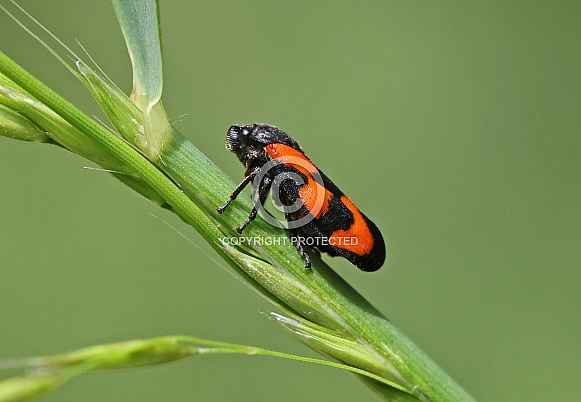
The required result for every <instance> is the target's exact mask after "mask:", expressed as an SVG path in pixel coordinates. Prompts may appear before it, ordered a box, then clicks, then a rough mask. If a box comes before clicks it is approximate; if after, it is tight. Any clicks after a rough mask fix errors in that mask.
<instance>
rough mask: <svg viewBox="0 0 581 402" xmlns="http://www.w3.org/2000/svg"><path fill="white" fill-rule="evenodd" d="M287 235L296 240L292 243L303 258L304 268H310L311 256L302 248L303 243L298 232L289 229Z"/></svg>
mask: <svg viewBox="0 0 581 402" xmlns="http://www.w3.org/2000/svg"><path fill="white" fill-rule="evenodd" d="M289 235H290V237H291V239H293V238H294V239H295V240H296V241H295V242H294V244H295V247H296V249H297V250H298V252H299V254H300V256H301V257H302V258H303V260H305V268H311V257H309V255H308V254H307V252H306V251H305V249H304V248H303V244H302V242H301V238H302V237H301V236H300V235H299V234H298V232H297V231H296V230H295V229H289Z"/></svg>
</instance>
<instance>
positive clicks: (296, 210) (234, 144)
mask: <svg viewBox="0 0 581 402" xmlns="http://www.w3.org/2000/svg"><path fill="white" fill-rule="evenodd" d="M226 148H227V149H228V150H230V151H232V152H234V153H235V154H236V156H237V157H238V159H239V160H240V162H242V163H243V164H244V166H245V167H246V173H245V178H244V180H243V181H242V182H241V183H240V184H239V185H238V186H237V187H236V188H235V189H234V191H233V192H232V194H231V195H230V198H229V199H228V201H227V202H226V203H225V204H224V205H222V206H221V207H220V208H218V212H219V213H223V212H224V211H225V210H226V208H227V207H228V205H230V203H231V202H232V201H233V200H234V199H236V197H237V196H238V194H240V192H241V191H242V190H243V189H244V187H246V186H247V185H248V183H250V182H251V181H253V180H254V181H255V184H254V188H255V190H256V191H257V193H258V201H259V203H257V202H255V204H254V208H253V209H252V212H251V213H250V215H249V216H248V219H247V220H246V221H245V222H244V223H243V224H242V225H240V226H239V227H238V228H237V231H238V233H242V231H243V230H244V228H245V227H246V226H247V225H248V224H249V223H250V222H251V221H252V220H253V219H254V218H256V215H257V213H258V209H259V208H261V206H262V205H264V201H265V200H266V197H267V195H268V192H269V190H270V189H271V187H273V185H275V186H274V187H273V188H274V189H277V190H278V194H273V196H274V198H275V199H276V197H277V196H278V199H279V200H280V204H281V205H282V207H283V209H284V211H285V217H286V220H287V222H288V224H287V229H288V230H289V232H290V237H291V239H292V240H293V244H295V246H296V247H297V249H298V250H299V253H300V254H301V255H302V256H303V258H304V259H305V265H306V266H307V267H310V265H311V261H310V258H309V255H308V254H307V253H306V252H305V251H304V249H303V245H308V246H311V247H314V248H316V249H318V250H319V251H322V252H325V253H328V254H329V255H331V256H337V255H340V256H342V257H345V258H346V259H348V260H349V261H350V262H351V263H352V264H354V265H355V266H357V267H358V268H360V269H362V270H363V271H376V270H378V269H379V268H380V267H381V266H382V265H383V262H384V261H385V243H384V241H383V237H382V236H381V232H380V231H379V229H378V228H377V226H375V224H374V223H373V222H371V221H370V220H369V219H368V218H367V217H366V216H365V215H364V214H363V213H362V212H361V211H359V209H358V208H357V207H356V206H355V205H354V204H353V203H352V202H351V200H350V199H349V198H347V197H346V196H345V194H343V192H342V191H341V190H339V188H338V187H337V186H336V185H335V184H334V183H333V182H332V181H331V180H329V178H328V177H327V176H325V174H323V172H321V171H320V170H319V169H318V168H317V167H316V166H315V165H313V163H312V162H311V161H310V159H309V158H307V156H306V155H305V153H304V152H303V150H302V149H301V147H300V146H299V144H297V143H296V142H295V141H294V140H293V139H292V138H290V137H289V135H288V134H286V133H285V132H284V131H282V130H279V129H278V128H276V127H273V126H268V125H264V124H252V125H246V126H232V127H230V130H228V134H227V135H226ZM273 192H274V191H273ZM257 207H258V208H257Z"/></svg>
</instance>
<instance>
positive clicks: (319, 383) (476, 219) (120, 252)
mask: <svg viewBox="0 0 581 402" xmlns="http://www.w3.org/2000/svg"><path fill="white" fill-rule="evenodd" d="M2 2H3V3H7V2H6V1H2ZM20 3H21V4H22V5H23V6H24V7H25V8H26V9H28V10H29V11H30V12H32V13H33V15H35V16H36V17H37V18H39V19H40V20H41V21H42V22H43V23H44V24H45V25H46V26H47V27H48V28H49V29H51V30H52V31H53V32H54V33H55V34H56V35H58V37H59V38H61V39H62V40H64V41H65V42H66V43H67V44H69V45H71V46H72V47H74V48H76V49H78V47H77V46H76V43H75V40H79V41H80V42H81V43H82V44H83V45H84V46H85V47H86V48H87V49H88V51H89V52H90V53H91V55H92V56H93V57H94V58H95V60H97V61H98V63H99V64H100V66H101V67H102V68H103V69H104V70H105V71H106V72H107V74H108V75H109V76H110V77H111V78H113V79H114V80H115V81H116V82H117V83H118V84H119V85H120V86H121V87H122V88H123V89H124V90H126V91H129V90H130V87H131V75H130V64H129V61H128V57H127V54H126V51H125V48H124V43H123V39H122V36H121V33H120V31H119V28H118V27H117V24H116V21H115V17H114V13H113V11H112V7H111V5H110V4H109V3H108V2H105V1H103V2H94V1H88V0H83V1H78V0H77V1H72V0H68V1H42V2H39V1H31V0H26V1H25V0H21V1H20ZM161 18H162V29H163V46H164V58H165V72H164V75H165V91H164V103H165V106H166V109H167V111H168V113H169V114H170V116H171V118H172V119H173V120H174V121H175V124H176V126H177V128H178V129H179V130H180V131H182V132H183V133H184V134H185V135H186V136H187V137H188V138H189V139H190V140H191V141H193V142H194V143H195V144H196V145H197V146H198V147H199V148H200V149H201V150H202V151H203V152H205V153H206V154H207V155H208V156H209V157H210V158H211V159H213V160H214V161H215V162H216V163H217V164H218V165H219V166H221V167H222V168H223V169H225V170H226V171H227V172H228V174H229V175H230V176H231V177H232V179H233V180H234V181H238V180H240V179H241V178H242V176H243V167H242V166H241V165H240V164H239V162H238V161H237V160H236V158H235V157H234V155H232V154H231V153H229V152H227V151H226V150H225V149H224V137H225V133H226V130H227V128H228V127H229V125H230V124H232V123H251V122H267V123H270V124H274V125H277V126H279V127H280V128H282V129H283V130H285V131H287V132H289V133H290V134H291V135H292V136H293V137H294V138H295V139H296V140H297V141H299V143H300V144H301V145H302V147H303V148H304V149H305V150H306V152H307V154H308V155H309V156H310V157H311V158H312V159H313V160H314V161H315V163H317V165H318V166H319V167H321V168H322V169H323V170H324V171H325V172H326V173H327V174H328V175H329V176H330V177H331V178H332V179H333V180H334V181H335V182H336V183H337V184H338V185H339V186H340V187H341V188H342V189H343V191H345V192H346V193H347V194H348V195H349V196H350V197H351V198H352V199H353V200H354V201H355V202H356V203H357V205H358V206H359V207H360V208H361V209H362V210H363V211H364V212H365V213H366V214H367V215H368V216H370V217H371V218H372V219H373V220H374V221H375V222H376V223H377V224H378V226H379V227H380V228H381V229H382V231H383V233H384V236H385V238H386V240H387V243H388V253H389V257H388V262H387V264H386V265H385V267H384V268H383V269H381V270H380V271H378V272H377V273H373V274H366V273H362V272H360V271H359V270H357V269H355V268H354V267H353V266H351V265H350V264H349V263H347V262H346V261H344V260H341V259H330V263H331V265H332V266H333V267H335V268H336V270H337V271H338V272H339V273H340V274H341V275H343V276H344V277H346V278H347V279H348V280H349V282H350V283H352V285H353V286H354V287H355V288H356V289H358V290H359V291H360V292H362V293H363V294H364V295H366V297H368V299H370V301H371V302H372V303H374V304H375V305H376V306H377V307H378V308H379V309H380V310H381V311H383V312H384V313H385V314H386V315H387V316H388V317H389V318H390V319H391V320H392V321H393V322H394V323H395V324H396V325H398V326H399V327H400V328H401V329H403V330H404V332H406V333H407V334H408V335H409V337H410V338H411V339H413V340H414V341H415V342H416V343H418V344H419V345H420V346H421V347H422V348H423V349H424V350H425V351H426V352H427V353H428V354H429V355H430V356H431V357H432V358H433V359H434V360H436V361H437V362H438V363H439V364H440V365H441V366H442V367H443V368H444V369H445V370H446V371H447V372H448V373H449V374H450V375H451V376H452V377H453V378H455V379H456V380H457V381H458V382H459V383H460V384H462V385H463V386H464V387H465V388H466V389H467V390H468V391H469V392H470V393H471V394H472V395H474V397H475V398H476V399H478V400H480V401H547V400H564V401H565V400H567V401H569V400H577V399H578V398H579V395H580V394H581V381H579V378H580V376H581V369H580V368H579V367H580V364H579V361H578V359H579V358H580V357H581V353H580V352H581V342H580V335H581V320H580V318H581V315H580V307H581V296H580V292H579V285H580V284H581V272H580V270H579V268H580V263H581V247H580V246H581V235H580V233H581V230H580V229H581V208H580V195H581V186H580V173H581V168H580V162H581V140H580V138H579V134H580V130H579V127H581V117H580V116H581V115H580V108H581V79H580V74H581V62H580V61H581V30H580V28H579V21H580V20H581V3H579V2H578V1H560V2H542V1H528V2H502V1H494V2H486V3H481V4H475V3H473V2H460V1H457V2H445V3H442V2H438V3H432V2H409V1H398V2H386V1H359V2H347V1H334V2H331V1H328V2H308V1H295V2H289V3H286V2H268V1H243V2H237V1H232V2H204V3H201V2H191V1H185V0H184V1H172V2H170V1H166V2H162V8H161ZM0 49H2V51H4V52H5V53H7V54H8V55H9V56H11V57H12V58H13V59H14V60H16V61H17V62H19V63H21V65H23V66H24V67H25V68H27V69H29V71H31V72H32V73H34V74H35V75H37V76H38V77H39V78H40V79H42V80H43V81H44V82H46V83H47V84H49V85H50V86H52V87H53V88H54V89H56V90H57V91H58V92H60V93H61V94H63V95H64V96H66V97H67V98H68V99H69V100H71V101H72V102H73V103H75V104H77V105H78V106H80V107H81V108H82V109H83V110H85V111H87V112H88V113H89V114H95V115H96V116H98V117H99V118H101V117H102V114H101V113H100V112H99V111H98V108H97V107H96V106H95V104H94V102H93V101H92V100H91V98H90V97H89V96H88V95H87V93H86V91H85V90H84V88H83V87H82V85H81V84H80V83H78V82H76V81H75V79H74V78H72V77H71V76H70V75H69V74H68V73H67V72H66V71H65V70H64V69H63V68H62V67H61V66H60V65H59V64H58V63H57V62H56V61H55V60H54V58H53V57H52V56H50V55H49V54H48V53H47V52H46V51H45V50H43V49H42V48H41V47H40V46H39V45H38V43H36V42H35V41H34V40H33V39H32V38H30V37H29V36H28V35H27V34H26V33H24V32H23V31H22V30H20V29H19V28H18V27H17V26H16V25H15V24H14V23H12V22H11V21H10V20H9V19H8V18H7V17H6V15H4V14H0ZM87 165H88V163H87V162H86V161H84V160H83V159H81V158H80V157H77V156H76V155H73V154H70V153H67V152H64V151H62V150H60V149H58V148H56V147H51V146H45V145H37V144H30V143H23V142H18V141H14V140H10V139H6V138H0V183H1V190H0V219H1V223H0V261H1V262H0V264H1V270H0V274H1V275H0V358H8V357H16V356H33V355H42V354H50V353H56V352H62V351H66V350H70V349H74V348H78V347H83V346H88V345H92V344H96V343H101V342H110V341H119V340H125V339H130V338H137V337H152V336H159V335H170V334H190V335H194V336H199V337H206V338H210V339H216V340H223V341H230V342H236V343H243V344H251V345H259V346H263V347H268V348H272V349H276V350H281V351H287V352H292V353H297V354H302V355H309V356H315V354H314V353H313V352H311V351H310V350H309V349H307V348H306V347H304V346H302V345H301V344H300V343H299V342H297V341H295V340H294V339H292V338H291V337H290V336H288V335H287V334H286V333H284V332H282V331H281V330H279V329H278V328H277V327H275V326H274V325H272V324H271V323H269V322H268V321H267V320H265V319H264V318H263V317H262V316H261V315H260V314H259V312H260V311H270V310H271V309H272V307H271V306H270V305H269V304H268V303H267V302H265V301H264V300H262V299H261V298H260V297H258V296H257V295H256V294H255V293H253V292H252V291H251V290H250V289H249V288H247V287H245V286H244V285H243V284H242V283H240V282H239V281H237V280H235V278H233V277H232V276H231V275H229V272H228V271H226V270H224V269H223V268H222V267H221V266H220V265H218V264H217V263H216V262H215V261H214V254H213V252H212V251H211V250H210V248H209V247H208V246H207V245H205V244H204V243H203V241H201V239H200V237H199V236H198V235H197V234H196V233H195V232H194V231H193V230H191V229H190V228H188V227H187V226H185V225H184V224H182V223H181V222H180V221H179V220H178V219H177V218H176V217H174V216H172V215H171V214H170V213H167V212H165V211H161V210H160V209H158V208H156V207H155V206H153V205H152V204H150V203H148V202H147V201H145V200H144V199H142V198H140V197H139V196H137V195H136V194H134V193H132V192H131V191H129V190H128V189H127V188H124V187H123V186H122V185H120V184H119V183H118V182H116V181H115V180H113V179H111V178H110V177H109V176H107V174H105V173H101V172H96V171H91V170H87V169H83V167H84V166H87ZM167 223H169V225H171V226H172V227H174V228H175V229H177V230H179V231H180V232H182V233H183V234H185V236H187V238H189V239H191V241H192V242H193V243H194V244H193V245H192V244H190V243H188V242H187V241H186V240H184V239H183V238H182V237H180V236H179V235H178V234H176V232H175V231H174V230H173V229H172V228H171V227H169V226H168V225H167ZM8 374H10V373H9V372H4V373H0V375H4V376H6V375H8ZM355 399H357V400H369V401H372V400H375V397H374V396H373V394H372V393H371V392H369V391H368V390H366V389H365V387H364V386H363V385H361V384H360V383H359V381H358V380H357V379H356V378H355V377H354V376H352V375H351V374H348V373H345V372H341V371H339V370H334V369H330V368H325V367H318V366H313V365H309V364H304V363H296V362H288V361H283V360H277V359H273V358H265V357H245V356H214V357H200V358H195V359H193V360H188V361H184V362H180V363H176V364H171V365H166V366H160V367H157V368H152V369H151V368H150V369H142V370H134V371H129V372H119V373H100V374H94V375H88V376H84V377H81V378H79V379H76V380H74V381H73V382H72V383H71V384H69V385H67V386H66V387H64V388H63V389H62V390H60V391H59V392H57V393H55V394H53V395H50V396H48V397H46V398H45V399H44V400H45V401H78V400H83V401H128V400H131V401H191V400H205V401H226V400H237V401H272V400H277V401H299V400H303V401H320V400H336V401H350V400H355Z"/></svg>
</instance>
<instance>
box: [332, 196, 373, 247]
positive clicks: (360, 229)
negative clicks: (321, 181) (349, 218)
mask: <svg viewBox="0 0 581 402" xmlns="http://www.w3.org/2000/svg"><path fill="white" fill-rule="evenodd" d="M341 202H343V204H345V206H346V207H347V209H349V211H351V213H352V214H353V223H352V224H351V226H350V227H349V229H347V230H344V229H337V230H335V231H334V232H333V233H331V236H330V237H329V243H331V244H332V245H334V246H336V247H339V248H342V249H344V250H348V251H351V252H353V253H355V254H357V255H364V254H368V253H369V252H371V250H372V249H373V244H374V240H373V234H372V233H371V231H370V230H369V226H367V222H365V218H363V215H362V214H361V211H359V209H358V208H357V207H356V206H355V204H353V203H352V202H351V200H350V199H349V198H347V197H346V196H344V195H343V196H342V197H341ZM355 238H356V239H357V241H354V240H353V239H355ZM354 243H355V244H354Z"/></svg>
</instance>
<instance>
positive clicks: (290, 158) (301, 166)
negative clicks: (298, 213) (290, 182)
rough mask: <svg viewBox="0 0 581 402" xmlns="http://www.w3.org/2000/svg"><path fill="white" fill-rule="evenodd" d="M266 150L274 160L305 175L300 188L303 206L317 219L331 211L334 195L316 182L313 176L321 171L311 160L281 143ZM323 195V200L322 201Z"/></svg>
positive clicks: (269, 145) (269, 146)
mask: <svg viewBox="0 0 581 402" xmlns="http://www.w3.org/2000/svg"><path fill="white" fill-rule="evenodd" d="M264 149H265V150H266V153H267V154H268V155H270V157H271V158H272V159H275V160H277V161H278V162H281V163H284V164H285V165H287V166H290V167H292V168H294V169H296V170H298V171H299V172H301V173H302V174H303V175H305V177H306V178H307V181H306V183H304V184H303V185H302V186H301V187H300V188H299V197H300V199H301V201H302V203H303V205H304V206H305V207H306V208H307V210H308V211H309V212H310V213H311V214H312V215H313V216H314V217H315V218H319V217H320V216H321V215H323V214H324V213H326V212H327V211H329V203H330V202H331V198H333V194H332V193H331V192H330V191H329V190H327V189H326V188H325V187H324V186H322V185H321V184H319V183H317V182H316V181H315V178H314V177H313V175H314V174H319V170H318V169H317V168H316V166H315V165H313V163H312V162H311V161H310V160H309V158H307V157H306V156H305V155H304V154H303V153H301V152H300V151H297V150H296V149H294V148H292V147H289V146H288V145H284V144H280V143H274V144H268V145H267V146H266V147H265V148H264ZM319 177H320V176H319ZM321 194H322V195H323V199H322V200H321V199H320V197H321ZM321 201H322V204H321Z"/></svg>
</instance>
